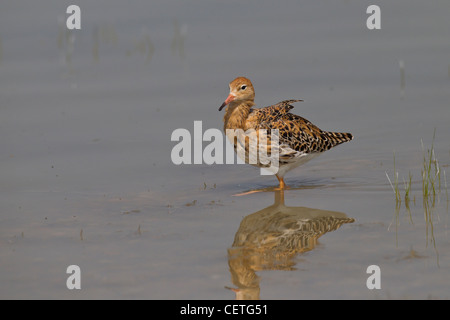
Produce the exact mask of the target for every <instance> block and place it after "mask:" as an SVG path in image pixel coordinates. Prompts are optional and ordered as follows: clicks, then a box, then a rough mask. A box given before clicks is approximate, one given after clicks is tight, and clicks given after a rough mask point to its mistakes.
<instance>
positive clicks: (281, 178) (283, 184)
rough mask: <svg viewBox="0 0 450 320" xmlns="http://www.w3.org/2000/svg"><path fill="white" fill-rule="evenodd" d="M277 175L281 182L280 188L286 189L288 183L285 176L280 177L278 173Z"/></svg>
mask: <svg viewBox="0 0 450 320" xmlns="http://www.w3.org/2000/svg"><path fill="white" fill-rule="evenodd" d="M276 176H277V179H278V182H280V189H281V190H283V189H286V184H285V183H284V178H283V177H279V176H278V175H277V174H276Z"/></svg>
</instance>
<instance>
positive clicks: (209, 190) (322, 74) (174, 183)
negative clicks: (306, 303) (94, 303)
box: [0, 0, 450, 299]
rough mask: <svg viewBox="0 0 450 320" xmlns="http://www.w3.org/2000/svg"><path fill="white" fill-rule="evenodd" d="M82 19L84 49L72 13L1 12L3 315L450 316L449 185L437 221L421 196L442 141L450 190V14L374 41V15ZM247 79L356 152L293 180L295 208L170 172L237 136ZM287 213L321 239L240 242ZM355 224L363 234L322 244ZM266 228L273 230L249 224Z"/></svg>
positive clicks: (404, 19)
mask: <svg viewBox="0 0 450 320" xmlns="http://www.w3.org/2000/svg"><path fill="white" fill-rule="evenodd" d="M25 2H26V5H25ZM77 4H78V5H79V6H80V8H81V10H82V29H81V30H79V31H73V32H66V31H65V29H64V21H65V17H66V16H65V9H66V7H67V6H68V5H69V3H63V4H58V5H55V4H54V3H51V2H50V1H44V0H40V1H22V3H19V2H16V1H7V2H6V3H2V4H0V82H1V85H0V149H1V150H2V152H1V153H0V163H1V164H0V166H1V170H0V221H1V223H0V282H1V283H2V287H1V289H0V298H2V299H12V298H27V299H28V298H38V299H43V298H51V299H70V298H76V299H101V298H105V299H122V298H125V299H234V298H236V297H237V298H241V297H251V298H261V299H316V298H317V299H326V298H337V299H350V298H356V299H385V298H392V299H399V298H400V299H404V298H406V299H407V298H416V299H427V298H437V299H448V298H450V278H449V277H448V274H449V268H450V249H449V248H450V245H449V244H450V239H449V235H448V222H449V211H448V203H449V202H448V197H447V193H448V190H447V188H446V187H445V181H444V175H443V173H442V172H441V179H442V181H441V191H440V192H438V195H437V197H436V199H435V202H434V206H433V205H431V204H430V202H429V203H428V204H429V205H430V208H428V209H427V207H425V209H427V210H424V202H423V197H422V178H421V169H422V164H423V150H422V144H421V141H423V145H424V148H425V150H426V149H429V148H431V145H432V140H433V133H434V130H436V138H435V141H434V148H435V153H436V158H437V159H438V161H439V165H440V167H441V170H442V171H443V170H446V171H448V172H449V173H448V174H447V175H450V170H449V169H448V166H449V164H450V142H449V140H448V137H449V136H450V126H449V125H448V122H449V120H450V103H449V102H450V74H449V67H450V60H449V56H450V55H449V53H450V38H449V31H450V21H449V20H448V14H447V13H448V12H449V9H450V4H449V3H448V2H447V1H432V2H427V3H423V2H419V1H397V2H396V3H395V4H394V3H388V2H380V4H379V5H380V7H381V11H382V14H381V18H382V20H381V21H382V22H381V26H382V29H381V30H373V31H370V30H368V29H367V28H366V26H365V22H366V18H367V16H368V15H367V14H366V13H365V12H366V8H367V6H369V5H370V4H372V3H369V2H363V3H361V2H360V1H348V0H347V1H337V2H335V3H327V4H325V3H320V2H317V3H311V4H298V3H297V2H296V1H281V2H276V3H271V2H269V1H258V2H256V1H250V2H246V3H242V2H237V1H231V2H228V3H227V4H225V3H222V4H219V3H211V2H210V1H184V2H182V3H179V2H175V1H152V2H151V4H150V3H148V2H147V1H131V2H129V3H127V4H124V3H122V2H119V1H114V2H111V1H108V2H106V1H104V2H102V1H97V2H96V3H95V4H93V3H91V1H77ZM236 7H239V10H236ZM24 8H27V9H24ZM399 61H403V63H404V66H405V70H404V71H405V81H404V83H405V86H404V88H402V81H401V71H400V67H399V66H400V62H399ZM240 75H245V76H248V77H249V78H250V79H251V80H252V82H253V84H254V86H255V89H256V103H257V105H258V106H265V105H269V104H273V103H276V102H278V101H281V100H284V99H295V98H299V99H304V100H305V101H304V102H301V103H298V104H296V107H295V109H294V112H295V113H297V114H299V115H302V116H303V117H305V118H307V119H309V120H311V121H312V122H314V123H315V124H317V125H318V126H319V127H320V128H322V129H325V130H330V131H349V132H351V133H353V134H354V135H355V137H356V138H355V140H353V141H352V142H350V143H346V144H344V145H342V146H339V147H337V148H335V149H333V150H330V151H328V152H327V153H325V154H323V155H321V156H320V157H318V158H316V159H314V160H313V161H311V162H310V163H308V164H306V165H304V166H302V167H301V168H298V169H296V170H295V171H293V172H290V173H288V174H287V176H286V182H287V183H288V185H289V186H290V187H291V189H289V190H287V191H286V192H285V193H284V202H285V206H282V207H280V206H279V205H278V206H275V205H274V203H275V202H276V196H277V194H276V193H275V192H274V190H273V187H274V186H276V179H275V178H274V177H271V176H261V175H259V170H256V169H255V168H252V167H250V166H247V165H212V166H208V165H205V164H202V165H181V166H176V165H174V164H172V162H171V159H170V152H171V150H172V148H173V146H174V145H175V144H176V143H174V142H172V141H171V140H170V138H171V133H172V132H173V130H175V129H177V128H186V129H188V130H189V131H190V132H193V126H194V121H196V120H201V121H203V129H204V130H206V129H208V128H219V129H220V128H221V127H222V117H223V113H219V112H218V111H217V109H218V107H219V106H220V105H221V103H222V102H223V100H224V99H225V98H226V96H227V94H228V82H229V81H231V80H232V79H233V78H234V77H236V76H240ZM205 145H206V144H204V146H205ZM394 152H395V166H396V171H398V173H399V180H400V182H401V185H400V191H401V194H402V196H403V195H404V186H403V179H405V180H407V179H408V174H409V173H411V174H412V175H413V178H412V188H411V193H412V199H411V201H410V203H409V210H408V208H407V207H406V202H405V201H404V199H402V203H401V204H399V205H398V204H396V201H395V195H394V193H393V191H392V189H391V186H390V184H389V181H388V179H387V177H386V172H387V173H388V175H389V176H390V177H391V179H392V178H393V177H394ZM448 179H449V180H450V177H449V178H448ZM449 183H450V181H449ZM254 190H258V191H260V192H256V193H252V194H247V195H243V196H234V195H236V194H240V193H245V192H248V191H254ZM277 203H279V202H277ZM425 204H427V202H425ZM286 208H289V209H286ZM299 208H300V209H299ZM286 210H287V211H286ZM283 212H284V213H285V212H289V213H290V214H291V216H292V217H291V219H293V220H292V221H291V220H289V223H288V225H289V226H291V227H292V226H295V225H296V223H297V224H298V225H302V226H303V228H310V229H311V230H315V233H313V234H311V232H310V231H308V230H309V229H308V230H307V231H308V232H309V233H308V232H306V231H305V229H302V230H300V231H299V230H297V231H292V232H291V233H292V234H290V236H292V237H285V238H287V239H288V240H289V241H291V242H293V243H294V244H296V245H295V246H291V247H289V246H288V247H287V248H288V249H286V248H285V247H283V246H282V245H277V246H274V247H273V248H265V247H264V246H260V247H258V246H255V245H254V243H252V242H244V244H242V243H240V244H239V242H235V238H236V239H240V238H242V237H243V235H246V234H247V233H248V234H249V235H248V237H249V239H253V238H256V239H273V238H274V237H275V236H274V234H277V232H278V233H279V232H280V231H279V230H278V231H277V230H274V229H276V228H275V226H277V224H281V225H283V226H284V225H285V224H286V222H285V220H283V219H281V217H282V216H283V215H282V214H280V213H283ZM336 212H337V213H339V214H338V216H339V217H343V216H342V215H345V217H346V218H347V219H348V221H347V222H346V223H342V224H340V225H339V226H336V228H332V229H333V230H326V229H325V230H319V231H317V228H319V227H317V226H316V227H308V226H310V225H311V223H312V222H311V221H309V220H311V219H312V218H311V217H315V218H317V217H318V216H321V215H325V216H328V217H329V216H330V215H331V216H333V214H334V215H336ZM261 213H262V214H263V215H269V216H270V215H274V218H273V219H274V222H273V223H269V224H268V225H269V230H270V232H269V231H267V229H266V227H261V228H259V227H258V224H257V223H247V222H245V221H252V220H251V219H256V220H258V215H259V214H261ZM254 217H256V218H254ZM305 217H306V218H305ZM307 217H309V220H308V218H307ZM426 218H427V219H426ZM428 218H429V219H428ZM352 219H354V221H353V220H352ZM312 220H313V219H312ZM283 221H284V222H283ZM308 221H309V222H308ZM302 223H303V224H302ZM308 223H309V224H308ZM316 225H318V223H317V224H316ZM270 228H272V229H270ZM315 228H316V229H315ZM247 229H249V230H250V231H248V230H247ZM294 229H295V228H294ZM319 229H320V228H319ZM283 230H286V228H284V229H283ZM289 230H290V229H289ZM305 232H306V233H305ZM299 238H301V239H303V240H301V241H300V240H298V239H299ZM295 239H297V240H295ZM305 239H306V240H305ZM295 241H297V242H295ZM289 250H290V251H289ZM73 264H75V265H78V266H80V269H81V288H82V289H81V290H68V289H67V287H66V280H67V277H68V276H69V275H68V274H66V268H67V267H68V266H69V265H73ZM236 264H237V265H238V266H239V267H236ZM369 265H378V266H380V268H381V289H380V290H369V289H367V287H366V280H367V278H368V276H369V274H367V273H366V269H367V267H368V266H369ZM249 279H250V280H249ZM230 288H231V289H234V290H230ZM236 289H239V290H236Z"/></svg>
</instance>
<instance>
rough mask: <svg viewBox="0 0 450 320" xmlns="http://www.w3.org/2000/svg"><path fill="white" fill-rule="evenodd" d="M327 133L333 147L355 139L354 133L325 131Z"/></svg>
mask: <svg viewBox="0 0 450 320" xmlns="http://www.w3.org/2000/svg"><path fill="white" fill-rule="evenodd" d="M325 135H326V137H327V138H328V140H329V141H330V142H331V144H332V147H334V146H337V145H339V144H341V143H344V142H347V141H350V140H353V135H352V134H351V133H348V132H325Z"/></svg>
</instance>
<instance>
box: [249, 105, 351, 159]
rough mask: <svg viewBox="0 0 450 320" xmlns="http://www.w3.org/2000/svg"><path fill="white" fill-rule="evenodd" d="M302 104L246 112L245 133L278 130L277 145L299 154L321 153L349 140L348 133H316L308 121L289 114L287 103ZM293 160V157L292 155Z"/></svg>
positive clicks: (318, 131) (314, 127)
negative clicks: (252, 130)
mask: <svg viewBox="0 0 450 320" xmlns="http://www.w3.org/2000/svg"><path fill="white" fill-rule="evenodd" d="M298 101H302V100H285V101H281V102H279V103H277V104H275V105H272V106H269V107H266V108H261V109H250V112H249V115H248V117H247V120H246V122H245V130H248V129H255V130H259V129H266V130H268V131H267V134H268V135H270V131H269V130H271V129H278V132H279V143H280V145H286V146H289V147H290V148H291V149H292V150H295V151H296V152H299V153H321V152H324V151H327V150H329V149H331V148H333V147H335V146H337V145H339V144H341V143H344V142H347V141H350V140H352V139H353V135H352V134H350V133H340V132H328V131H323V130H321V129H319V128H318V127H317V126H315V125H314V124H313V123H311V122H310V121H308V120H306V119H305V118H302V117H300V116H298V115H295V114H292V113H290V112H289V111H290V110H291V109H293V108H294V107H293V106H292V105H291V103H294V102H298ZM292 156H295V155H292Z"/></svg>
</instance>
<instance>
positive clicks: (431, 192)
mask: <svg viewBox="0 0 450 320" xmlns="http://www.w3.org/2000/svg"><path fill="white" fill-rule="evenodd" d="M435 138H436V130H434V134H433V140H432V143H431V147H430V148H429V149H425V147H424V144H423V141H421V144H422V152H423V160H422V168H421V175H420V181H419V180H418V181H416V182H414V180H413V174H412V173H411V171H409V173H408V177H407V178H406V179H405V178H403V184H404V196H402V192H401V190H400V188H401V186H400V182H399V173H398V171H397V168H396V162H395V152H394V173H393V178H392V179H391V177H390V176H389V174H388V172H386V177H387V179H388V180H389V183H390V185H391V187H392V190H393V192H394V194H395V202H396V206H395V208H396V209H395V221H396V226H398V224H399V215H400V208H401V204H402V201H404V204H405V208H406V211H407V213H408V215H409V221H410V223H411V224H414V221H413V216H412V214H411V209H410V202H411V201H413V203H414V205H416V196H415V195H413V194H412V190H413V185H414V184H417V185H418V184H419V183H421V185H422V188H421V194H422V206H423V212H424V220H425V225H426V230H425V234H426V245H427V246H428V244H432V245H433V247H434V248H435V250H436V240H435V237H434V227H433V221H435V219H436V216H435V210H434V209H435V207H436V205H437V204H438V203H439V202H440V197H441V195H442V194H445V198H446V201H447V211H448V204H449V197H448V186H447V177H446V173H445V170H444V169H443V167H441V165H440V164H439V161H438V159H437V157H436V152H435V149H434V142H435ZM419 190H420V189H419V188H417V191H419ZM437 219H439V216H437ZM436 253H437V250H436Z"/></svg>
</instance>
